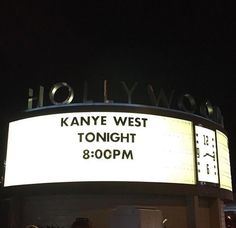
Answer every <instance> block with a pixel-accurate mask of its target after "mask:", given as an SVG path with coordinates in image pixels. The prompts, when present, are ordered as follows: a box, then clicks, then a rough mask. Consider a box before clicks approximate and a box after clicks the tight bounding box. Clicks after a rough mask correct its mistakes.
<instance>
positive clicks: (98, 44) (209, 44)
mask: <svg viewBox="0 0 236 228" xmlns="http://www.w3.org/2000/svg"><path fill="white" fill-rule="evenodd" d="M76 2H79V3H77V4H74V5H73V4H72V3H70V2H66V3H65V1H62V2H60V1H55V2H53V3H51V1H40V2H38V1H34V2H33V3H22V2H21V1H16V2H11V1H8V2H7V3H5V4H4V3H1V4H3V5H2V7H0V15H1V16H0V19H1V20H0V21H1V30H0V31H1V36H0V60H1V63H0V75H1V82H0V85H1V91H0V95H1V110H0V113H1V115H0V117H1V121H0V123H1V124H2V123H3V122H4V121H5V120H6V119H7V118H8V116H9V115H11V114H12V113H16V112H20V111H22V110H24V109H25V107H26V99H27V90H28V88H29V87H32V88H37V87H38V86H39V85H45V86H47V85H52V84H54V83H55V82H59V81H67V82H68V83H70V84H72V85H77V84H79V83H81V82H82V81H83V80H84V79H87V80H89V81H92V82H93V83H94V84H96V83H98V85H99V81H101V80H102V79H108V80H118V81H119V80H125V81H129V82H134V81H138V82H139V83H140V84H142V83H149V82H150V83H151V84H153V85H155V86H156V87H157V88H160V87H163V88H167V90H168V89H169V90H170V89H174V90H176V91H179V92H180V93H182V92H185V93H190V94H192V95H193V96H194V97H197V98H198V99H199V100H204V99H205V98H208V99H209V100H211V102H212V103H213V104H215V105H218V106H219V107H220V108H221V110H222V113H223V115H224V119H225V128H226V130H227V131H228V136H229V143H230V152H231V160H232V163H233V164H236V162H235V161H236V141H235V136H236V118H235V114H236V106H235V104H236V94H235V92H236V84H235V82H234V77H235V75H236V69H235V60H236V42H235V40H236V39H235V38H236V36H235V32H234V31H235V27H236V17H235V12H234V7H232V6H230V5H226V3H215V2H214V4H213V5H207V3H206V2H205V1H203V2H202V3H201V1H198V2H197V3H196V5H194V4H191V5H187V4H180V2H179V1H177V2H176V3H175V5H169V4H167V3H164V4H159V3H158V4H155V5H154V4H152V3H151V2H148V1H143V2H141V1H135V2H133V1H97V2H95V1H76ZM81 2H82V3H81ZM153 2H156V1H153ZM164 2H166V1H164ZM140 96H141V95H140ZM234 169H235V170H234ZM232 171H233V174H234V182H235V183H236V165H235V168H234V167H233V170H232Z"/></svg>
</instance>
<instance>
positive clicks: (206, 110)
mask: <svg viewBox="0 0 236 228" xmlns="http://www.w3.org/2000/svg"><path fill="white" fill-rule="evenodd" d="M200 114H201V115H202V116H204V117H206V118H208V119H212V118H213V116H214V108H213V106H212V104H211V102H210V101H209V100H207V101H206V102H205V103H203V104H201V106H200Z"/></svg>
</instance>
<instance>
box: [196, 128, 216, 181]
mask: <svg viewBox="0 0 236 228" xmlns="http://www.w3.org/2000/svg"><path fill="white" fill-rule="evenodd" d="M195 137H196V154H197V172H198V181H201V182H209V183H215V184H218V183H219V175H218V161H217V150H216V136H215V131H213V130H210V129H208V128H205V127H201V126H195Z"/></svg>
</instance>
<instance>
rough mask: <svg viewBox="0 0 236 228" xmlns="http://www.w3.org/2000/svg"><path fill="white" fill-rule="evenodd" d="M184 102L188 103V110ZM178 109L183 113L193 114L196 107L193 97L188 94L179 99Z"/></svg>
mask: <svg viewBox="0 0 236 228" xmlns="http://www.w3.org/2000/svg"><path fill="white" fill-rule="evenodd" d="M184 100H187V101H188V102H189V106H190V107H189V108H188V107H187V106H186V105H185V102H184ZM178 107H179V109H180V110H182V111H184V112H190V113H195V112H196V108H197V105H196V101H195V99H194V98H193V96H191V95H190V94H185V95H183V96H181V97H180V98H179V100H178Z"/></svg>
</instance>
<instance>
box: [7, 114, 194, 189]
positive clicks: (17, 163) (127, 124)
mask: <svg viewBox="0 0 236 228" xmlns="http://www.w3.org/2000/svg"><path fill="white" fill-rule="evenodd" d="M194 157H195V156H194V141H193V126H192V122H191V121H186V120H182V119H177V118H171V117H163V116H157V115H150V114H139V113H124V112H123V113H122V112H73V113H62V114H51V115H45V116H38V117H31V118H26V119H22V120H17V121H14V122H11V123H10V125H9V135H8V146H7V158H6V170H5V182H4V186H14V185H27V184H37V183H55V182H80V181H128V182H158V183H180V184H195V183H196V179H195V158H194Z"/></svg>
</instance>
